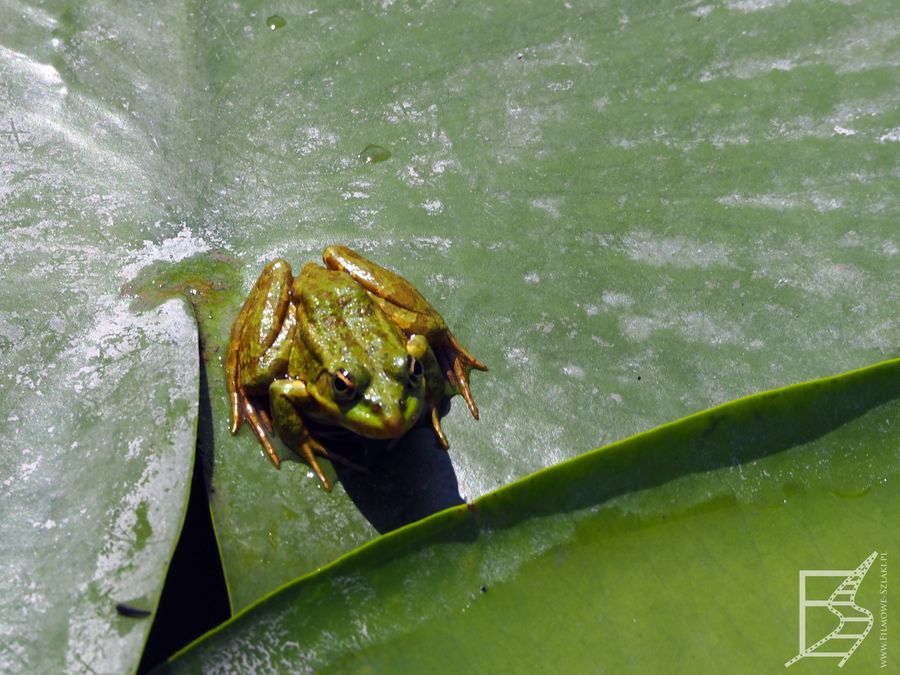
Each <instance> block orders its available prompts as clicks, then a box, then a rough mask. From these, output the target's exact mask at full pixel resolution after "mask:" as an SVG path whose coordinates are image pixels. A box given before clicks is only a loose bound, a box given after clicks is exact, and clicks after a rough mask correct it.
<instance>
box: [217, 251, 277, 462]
mask: <svg viewBox="0 0 900 675" xmlns="http://www.w3.org/2000/svg"><path fill="white" fill-rule="evenodd" d="M292 281H293V276H292V274H291V267H290V265H289V264H288V263H287V262H286V261H284V260H281V259H277V260H273V261H272V262H270V263H269V264H268V265H266V267H265V268H264V269H263V271H262V273H261V274H260V275H259V279H257V281H256V284H254V286H253V289H252V290H251V291H250V294H249V295H248V296H247V299H246V301H244V304H243V306H242V307H241V310H240V312H238V315H237V318H236V319H235V320H234V324H232V327H231V336H230V338H229V341H228V352H227V355H226V359H225V375H226V384H227V387H228V397H229V399H230V403H231V433H232V434H236V433H237V432H238V430H239V429H240V428H241V423H242V422H243V421H244V420H247V422H248V423H249V424H250V427H251V428H252V429H253V433H254V434H255V435H256V438H257V439H258V440H259V442H260V445H262V446H263V448H264V449H265V451H266V454H267V455H268V456H269V458H270V459H271V460H272V463H273V464H275V466H276V467H279V466H280V460H279V458H278V455H277V454H276V452H275V450H274V448H273V447H272V443H271V441H270V440H269V434H270V433H271V432H272V422H271V420H270V419H269V416H268V413H267V412H266V410H265V406H264V405H259V404H258V403H257V402H256V401H254V399H253V395H254V394H255V395H259V394H261V393H262V392H260V391H258V390H259V389H260V384H263V383H265V382H266V381H267V380H268V379H270V378H271V377H272V376H273V375H275V374H276V373H273V372H272V370H273V368H274V369H276V370H277V369H278V368H281V367H282V365H283V364H284V363H286V361H285V359H286V356H287V353H288V351H289V346H290V338H291V334H292V330H293V316H292V314H291V312H290V311H289V305H290V289H291V283H292ZM261 316H266V317H267V318H268V321H267V322H263V321H262V320H260V318H259V317H261ZM264 356H265V357H266V361H267V363H268V365H267V368H263V367H261V366H260V361H261V359H262V358H263V357H264ZM248 389H249V391H248Z"/></svg>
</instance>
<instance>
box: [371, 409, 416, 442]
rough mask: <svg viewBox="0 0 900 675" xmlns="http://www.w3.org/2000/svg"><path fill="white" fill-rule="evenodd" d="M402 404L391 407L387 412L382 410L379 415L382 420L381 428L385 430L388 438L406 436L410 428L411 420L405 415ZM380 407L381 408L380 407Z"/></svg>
mask: <svg viewBox="0 0 900 675" xmlns="http://www.w3.org/2000/svg"><path fill="white" fill-rule="evenodd" d="M402 405H403V404H402V402H399V403H397V404H395V405H392V406H390V407H389V408H388V409H387V410H385V409H384V408H381V410H380V411H378V415H379V417H380V419H381V426H382V428H383V429H384V433H385V436H387V437H388V438H397V437H398V436H402V435H403V434H405V433H406V432H407V431H408V430H409V427H410V426H411V425H410V424H409V420H407V419H406V417H405V416H404V414H403V410H402V409H401V407H402ZM379 407H380V406H379Z"/></svg>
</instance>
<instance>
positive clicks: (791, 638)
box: [169, 360, 900, 672]
mask: <svg viewBox="0 0 900 675" xmlns="http://www.w3.org/2000/svg"><path fill="white" fill-rule="evenodd" d="M898 437H900V360H894V361H889V362H885V363H882V364H879V365H876V366H873V367H870V368H866V369H863V370H859V371H855V372H851V373H847V374H845V375H841V376H838V377H833V378H828V379H823V380H817V381H813V382H808V383H805V384H801V385H796V386H793V387H788V388H785V389H780V390H776V391H770V392H765V393H763V394H758V395H755V396H751V397H748V398H744V399H740V400H738V401H735V402H732V403H728V404H725V405H723V406H719V407H717V408H713V409H711V410H708V411H706V412H703V413H701V414H697V415H693V416H690V417H687V418H684V419H682V420H679V421H677V422H674V423H671V424H667V425H664V426H662V427H658V428H656V429H653V430H651V431H648V432H646V433H642V434H638V435H637V436H633V437H631V438H628V439H626V440H624V441H621V442H618V443H614V444H612V445H610V446H607V447H605V448H601V449H599V450H597V451H594V452H591V453H587V454H584V455H582V456H580V457H577V458H575V459H572V460H569V461H567V462H564V463H562V464H559V465H557V466H554V467H551V468H549V469H545V470H543V471H540V472H538V473H535V474H532V475H530V476H528V477H526V478H524V479H522V480H520V481H518V482H516V483H513V484H512V485H510V486H507V487H504V488H501V489H500V490H497V491H496V492H492V493H490V494H487V495H485V496H483V497H480V498H478V499H476V500H475V501H474V502H472V503H471V504H469V505H467V506H460V507H457V508H453V509H449V510H447V511H444V512H441V513H440V514H437V515H435V516H432V517H430V518H427V519H425V520H423V521H421V522H419V523H416V524H414V525H410V526H408V527H406V528H403V529H401V530H398V531H396V532H393V533H391V534H388V535H385V536H383V537H381V538H379V539H376V540H375V541H373V542H371V543H369V544H367V545H365V546H363V547H361V548H360V549H358V550H356V551H354V552H353V553H351V554H349V555H347V556H345V557H343V558H341V559H339V560H337V561H336V562H334V563H333V564H331V565H329V566H327V567H326V568H324V569H322V570H320V571H318V572H315V573H313V574H310V575H308V576H306V577H303V578H301V579H299V580H298V581H297V582H295V583H292V584H290V585H288V586H285V587H284V588H282V589H280V590H279V591H277V592H276V593H274V594H272V595H271V596H269V597H267V598H266V599H264V600H263V601H261V602H260V603H258V604H256V605H254V606H252V607H251V608H249V609H248V610H246V611H244V612H242V613H241V614H239V615H238V616H236V617H235V618H234V619H232V620H231V621H229V622H227V623H226V624H224V625H223V626H221V627H220V628H218V629H217V630H215V631H213V632H211V633H209V634H208V635H206V636H205V637H204V638H201V639H200V640H199V641H198V642H196V643H195V644H194V645H192V646H190V647H189V648H187V649H186V650H185V651H183V652H182V653H180V654H179V655H177V656H176V657H175V658H174V660H173V661H172V662H170V664H169V667H170V669H171V671H173V672H221V671H222V670H228V669H230V668H238V669H239V670H248V671H253V672H281V671H287V670H291V671H318V670H323V669H324V670H341V671H360V670H365V671H371V672H409V671H425V670H435V669H438V670H440V671H446V672H459V671H462V670H467V669H470V668H476V669H479V670H480V669H484V668H487V669H494V668H496V669H499V670H503V671H509V672H518V671H523V672H524V671H528V672H534V671H554V670H557V669H558V668H559V664H561V663H564V664H565V665H566V669H571V670H573V671H579V672H580V671H588V670H596V669H600V670H603V671H610V672H631V671H634V670H640V671H647V672H659V671H665V670H668V669H669V668H670V667H671V665H672V663H673V660H674V661H676V662H677V663H679V664H681V663H690V664H693V665H694V666H695V667H699V668H700V669H701V670H704V671H706V670H719V669H721V670H726V669H727V670H728V671H729V672H751V671H757V670H762V669H764V670H773V669H779V668H782V667H783V664H784V663H785V662H787V661H789V660H791V659H792V658H793V657H794V656H796V655H797V650H798V646H797V644H798V643H797V631H798V628H799V627H798V621H797V610H798V602H799V597H798V585H797V579H798V574H799V570H801V569H825V570H829V569H835V570H854V569H855V568H857V566H859V565H860V564H861V563H863V561H866V560H867V559H868V558H869V557H870V555H874V556H875V558H876V559H877V560H878V561H879V562H877V563H876V564H875V566H874V568H871V571H869V572H868V576H867V577H865V578H864V579H863V581H862V582H861V583H859V588H858V593H857V594H856V602H857V604H858V605H859V606H861V607H864V608H866V612H867V613H868V614H865V613H863V612H860V613H859V614H854V616H868V618H869V619H871V626H870V631H871V633H870V636H869V637H868V639H865V640H863V642H862V643H861V644H860V646H859V648H858V649H857V650H856V652H855V654H854V655H853V656H852V659H851V660H850V661H848V664H847V667H848V669H849V671H850V672H870V671H872V670H874V669H876V668H878V667H890V665H891V664H893V666H896V665H897V663H898V659H897V657H896V656H895V655H893V654H889V655H888V656H886V657H885V658H886V659H887V660H886V661H885V662H884V663H885V664H886V665H884V666H880V665H879V664H880V663H881V660H880V659H881V658H882V657H881V652H880V649H879V640H878V639H877V634H878V628H875V627H874V626H875V623H876V622H877V621H883V622H884V623H879V624H878V625H879V626H886V625H891V622H892V621H893V620H895V619H896V618H897V617H898V616H900V612H898V611H897V610H896V609H894V608H893V607H892V602H891V600H890V599H889V596H888V595H887V593H888V591H887V590H886V587H885V590H882V586H881V585H880V583H879V575H880V574H881V570H883V569H885V568H884V567H882V565H886V564H887V559H888V555H889V554H888V550H889V548H890V545H891V544H892V543H893V540H894V537H893V536H892V534H893V533H892V532H890V531H889V528H887V527H886V526H885V525H886V523H891V522H895V521H896V519H897V517H898V516H900V497H898V492H897V480H898V477H900V452H898V446H897V439H898ZM869 562H872V561H869ZM848 574H849V572H845V573H844V574H843V576H844V577H846V576H847V575H848ZM841 580H842V579H836V580H834V581H833V582H832V585H831V586H829V587H827V589H826V590H825V591H824V593H825V595H824V597H820V599H827V597H828V595H829V594H830V593H831V591H832V590H833V589H834V588H835V587H837V585H838V584H839V583H840V582H841ZM822 588H824V587H815V588H813V587H811V588H810V594H809V596H808V597H809V599H810V600H813V599H815V598H816V597H817V596H816V595H815V593H822V592H823V591H822ZM890 593H891V595H890V598H891V599H893V598H896V597H897V592H896V591H893V590H892V591H890ZM842 597H844V596H842ZM882 602H885V603H886V604H885V605H882V604H881V603H882ZM816 610H818V611H819V612H822V613H824V616H825V617H826V618H828V617H830V618H831V620H832V623H836V619H834V617H832V616H831V615H830V614H828V612H827V611H826V609H825V607H821V606H820V607H813V608H812V618H811V619H810V622H809V628H810V633H809V636H810V637H811V638H812V639H810V640H809V641H808V642H807V643H806V644H808V645H811V644H813V642H814V641H815V640H816V639H817V638H819V637H822V636H823V635H825V634H827V632H828V631H830V630H831V629H832V628H833V627H834V626H833V625H831V626H829V625H828V623H827V622H822V621H821V620H822V618H823V617H821V616H816V615H815V611H816ZM879 615H880V616H881V617H882V618H878V617H879ZM866 625H868V624H866ZM822 626H826V628H824V632H822V633H821V634H819V635H815V637H813V635H814V633H813V632H812V631H814V630H816V629H819V628H820V627H822ZM852 626H854V627H857V628H858V630H854V631H848V630H845V631H844V633H849V632H853V633H854V634H859V633H860V632H862V630H863V628H862V627H863V626H864V624H862V623H857V624H852ZM648 641H650V642H652V645H653V648H652V649H649V648H647V644H648ZM836 642H837V643H838V644H839V645H843V647H842V649H844V650H848V649H849V647H850V646H851V645H853V643H854V642H856V640H848V639H844V640H837V641H836ZM831 646H834V644H832V645H831ZM816 660H818V659H816ZM801 669H802V668H801Z"/></svg>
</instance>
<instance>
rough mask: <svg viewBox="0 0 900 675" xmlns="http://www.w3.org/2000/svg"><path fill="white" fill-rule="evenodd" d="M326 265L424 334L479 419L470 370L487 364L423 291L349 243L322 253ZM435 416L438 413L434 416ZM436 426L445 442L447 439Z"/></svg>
mask: <svg viewBox="0 0 900 675" xmlns="http://www.w3.org/2000/svg"><path fill="white" fill-rule="evenodd" d="M322 260H323V261H324V262H325V266H326V267H328V268H330V269H335V270H341V271H343V272H346V273H347V274H349V275H350V276H351V277H352V278H353V279H354V280H355V281H356V282H357V283H358V284H360V285H361V286H362V287H363V288H365V289H366V290H367V291H369V292H370V293H371V294H372V295H373V296H374V297H375V299H376V300H378V302H379V304H380V305H381V308H382V309H383V310H384V311H385V312H386V313H387V314H388V316H390V317H391V319H392V320H393V321H394V322H395V323H396V324H397V325H398V326H399V327H400V329H401V330H402V331H403V332H404V333H405V334H406V335H407V337H409V336H411V335H423V336H424V337H425V339H426V340H427V341H428V344H429V346H430V347H431V349H432V351H433V352H434V354H435V357H436V358H437V361H438V363H439V364H440V367H441V370H442V372H443V375H444V377H445V378H446V379H447V381H448V382H449V383H450V386H451V387H452V388H453V389H454V390H457V391H459V393H460V394H462V397H463V398H464V399H465V401H466V405H467V406H468V407H469V411H470V412H471V413H472V417H474V418H475V419H478V407H477V406H476V405H475V401H474V400H473V398H472V391H471V389H470V388H469V372H470V371H471V370H472V369H473V368H474V369H476V370H487V366H486V365H484V364H483V363H482V362H481V361H479V360H478V359H476V358H475V357H474V356H472V355H471V354H470V353H469V352H468V351H467V350H466V349H465V348H464V347H463V346H462V345H461V344H460V343H459V342H458V341H457V339H456V338H455V337H454V336H453V333H451V332H450V329H449V328H447V323H446V322H445V321H444V318H443V317H442V316H441V315H440V314H439V313H438V312H437V310H436V309H435V308H434V307H432V306H431V304H430V303H429V302H428V301H427V300H426V299H425V298H424V296H423V295H422V294H421V293H419V291H418V290H417V289H416V287H415V286H413V285H412V284H411V283H409V281H407V280H406V279H404V278H403V277H401V276H400V275H399V274H396V273H394V272H391V271H390V270H388V269H385V268H383V267H381V266H380V265H376V264H375V263H373V262H372V261H371V260H369V259H367V258H365V257H363V256H361V255H360V254H359V253H357V252H356V251H354V250H352V249H350V248H347V247H346V246H337V245H335V246H329V247H327V248H326V249H325V251H324V252H323V254H322ZM432 416H433V417H434V415H432ZM439 429H440V427H439V426H436V427H435V431H436V432H437V434H438V437H439V438H440V439H441V442H442V445H443V444H445V443H446V439H445V438H444V437H443V434H442V433H441V432H440V430H439Z"/></svg>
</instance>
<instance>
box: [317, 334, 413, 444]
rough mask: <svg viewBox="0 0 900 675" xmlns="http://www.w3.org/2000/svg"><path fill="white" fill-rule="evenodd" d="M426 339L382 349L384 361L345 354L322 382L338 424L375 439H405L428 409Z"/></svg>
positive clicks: (321, 384)
mask: <svg viewBox="0 0 900 675" xmlns="http://www.w3.org/2000/svg"><path fill="white" fill-rule="evenodd" d="M427 348H428V347H427V343H426V342H425V338H423V337H422V336H421V335H414V336H413V337H412V338H410V339H409V340H407V341H406V348H405V349H402V348H401V349H399V350H398V349H388V350H376V351H377V352H378V353H379V354H380V355H381V356H380V358H372V354H371V353H368V354H366V358H362V359H361V358H354V356H353V355H352V354H344V355H342V358H341V359H339V360H338V363H336V364H335V365H334V366H333V367H332V368H331V369H329V371H328V372H324V373H322V375H321V376H320V378H319V382H318V383H317V385H318V386H317V389H318V390H319V395H320V396H322V397H328V398H330V399H331V404H332V405H331V406H329V407H330V408H331V409H332V411H333V412H332V415H333V417H334V421H335V422H337V423H338V424H340V426H342V427H344V428H346V429H349V430H350V431H352V432H354V433H356V434H359V435H361V436H367V437H369V438H382V439H388V438H399V437H400V436H403V435H404V434H405V433H406V432H407V431H409V430H410V429H411V428H412V427H413V425H414V424H415V423H416V422H417V421H418V420H419V417H420V416H421V414H422V410H423V409H424V407H425V377H424V375H425V369H424V366H423V362H422V359H423V357H424V356H425V353H426V350H427Z"/></svg>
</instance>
